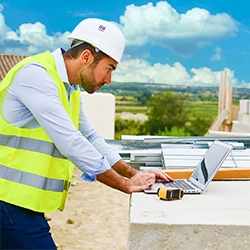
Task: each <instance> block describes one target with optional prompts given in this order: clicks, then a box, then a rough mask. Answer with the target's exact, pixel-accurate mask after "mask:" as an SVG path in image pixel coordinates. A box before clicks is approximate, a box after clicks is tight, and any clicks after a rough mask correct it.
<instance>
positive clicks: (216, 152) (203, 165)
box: [144, 140, 233, 194]
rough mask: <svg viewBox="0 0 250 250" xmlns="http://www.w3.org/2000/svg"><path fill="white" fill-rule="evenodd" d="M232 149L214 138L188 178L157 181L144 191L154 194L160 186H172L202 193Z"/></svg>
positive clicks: (229, 145)
mask: <svg viewBox="0 0 250 250" xmlns="http://www.w3.org/2000/svg"><path fill="white" fill-rule="evenodd" d="M232 149H233V145H231V144H229V143H226V142H221V141H219V140H215V141H214V142H213V143H212V144H211V145H210V147H209V149H208V150H207V151H206V153H205V154H204V155H203V156H202V159H201V160H200V161H199V163H198V164H197V166H196V167H195V169H194V171H193V172H192V174H191V175H190V177H189V178H188V179H176V180H174V181H173V182H165V181H157V182H155V184H154V185H153V186H152V187H150V188H147V189H145V190H144V192H145V193H147V194H156V193H157V191H158V189H159V188H160V187H172V188H182V189H183V193H184V194H187V193H193V194H199V193H203V192H204V191H205V190H206V188H207V186H208V184H209V183H210V182H211V180H212V179H213V178H214V176H215V175H216V173H217V172H218V170H219V168H220V166H221V165H222V163H223V162H224V161H225V159H226V158H227V156H228V155H229V153H230V152H231V150H232Z"/></svg>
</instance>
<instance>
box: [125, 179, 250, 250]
mask: <svg viewBox="0 0 250 250" xmlns="http://www.w3.org/2000/svg"><path fill="white" fill-rule="evenodd" d="M128 249H129V250H140V249H143V250H146V249H150V250H152V249H185V250H189V249H250V181H212V182H211V183H210V185H209V187H208V190H207V191H206V192H205V193H203V194H199V195H194V194H192V195H184V197H183V199H182V200H175V201H163V200H160V199H159V197H158V196H157V195H152V194H151V195H150V194H145V193H143V192H141V193H133V194H132V195H131V201H130V215H129V233H128Z"/></svg>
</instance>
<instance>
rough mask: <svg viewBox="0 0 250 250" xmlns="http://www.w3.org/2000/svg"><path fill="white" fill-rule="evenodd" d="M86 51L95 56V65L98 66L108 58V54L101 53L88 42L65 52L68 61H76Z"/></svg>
mask: <svg viewBox="0 0 250 250" xmlns="http://www.w3.org/2000/svg"><path fill="white" fill-rule="evenodd" d="M86 49H87V50H89V51H90V52H91V53H92V55H93V56H94V61H93V64H94V65H96V64H98V63H99V62H100V61H101V60H102V59H104V58H106V57H108V55H107V54H105V53H104V52H102V51H100V50H99V49H96V48H94V47H93V46H92V45H90V44H89V43H86V42H83V43H80V44H79V45H76V46H73V47H71V48H70V49H69V50H68V51H66V52H65V54H64V56H65V57H66V58H68V59H76V58H77V57H78V56H80V54H81V53H82V52H83V51H84V50H86Z"/></svg>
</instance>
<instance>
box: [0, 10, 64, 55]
mask: <svg viewBox="0 0 250 250" xmlns="http://www.w3.org/2000/svg"><path fill="white" fill-rule="evenodd" d="M0 9H1V8H0ZM67 35H69V32H65V33H60V32H58V33H55V34H53V36H49V35H48V34H47V30H46V27H45V26H44V25H43V24H42V23H40V22H36V23H34V24H31V23H25V24H22V25H20V26H19V28H18V29H17V30H16V31H14V30H12V29H11V28H10V27H8V26H7V25H6V24H5V19H4V16H3V15H2V13H0V53H3V54H18V55H32V54H36V53H40V52H43V51H45V50H54V49H56V48H57V47H60V46H62V47H68V46H69V40H68V39H67Z"/></svg>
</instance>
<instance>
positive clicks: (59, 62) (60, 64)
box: [52, 48, 78, 90]
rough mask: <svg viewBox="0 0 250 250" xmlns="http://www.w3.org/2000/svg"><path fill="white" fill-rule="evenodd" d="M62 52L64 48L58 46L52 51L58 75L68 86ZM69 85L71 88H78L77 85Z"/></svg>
mask: <svg viewBox="0 0 250 250" xmlns="http://www.w3.org/2000/svg"><path fill="white" fill-rule="evenodd" d="M64 53H65V50H64V49H62V48H58V49H56V50H55V51H54V52H52V55H53V56H54V59H55V63H56V69H57V72H58V74H59V75H60V77H61V79H62V81H63V82H64V84H67V85H69V86H70V84H69V79H68V75H67V71H66V67H65V63H64V60H63V54H64ZM70 87H71V88H73V89H74V90H77V89H78V85H72V86H70Z"/></svg>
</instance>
